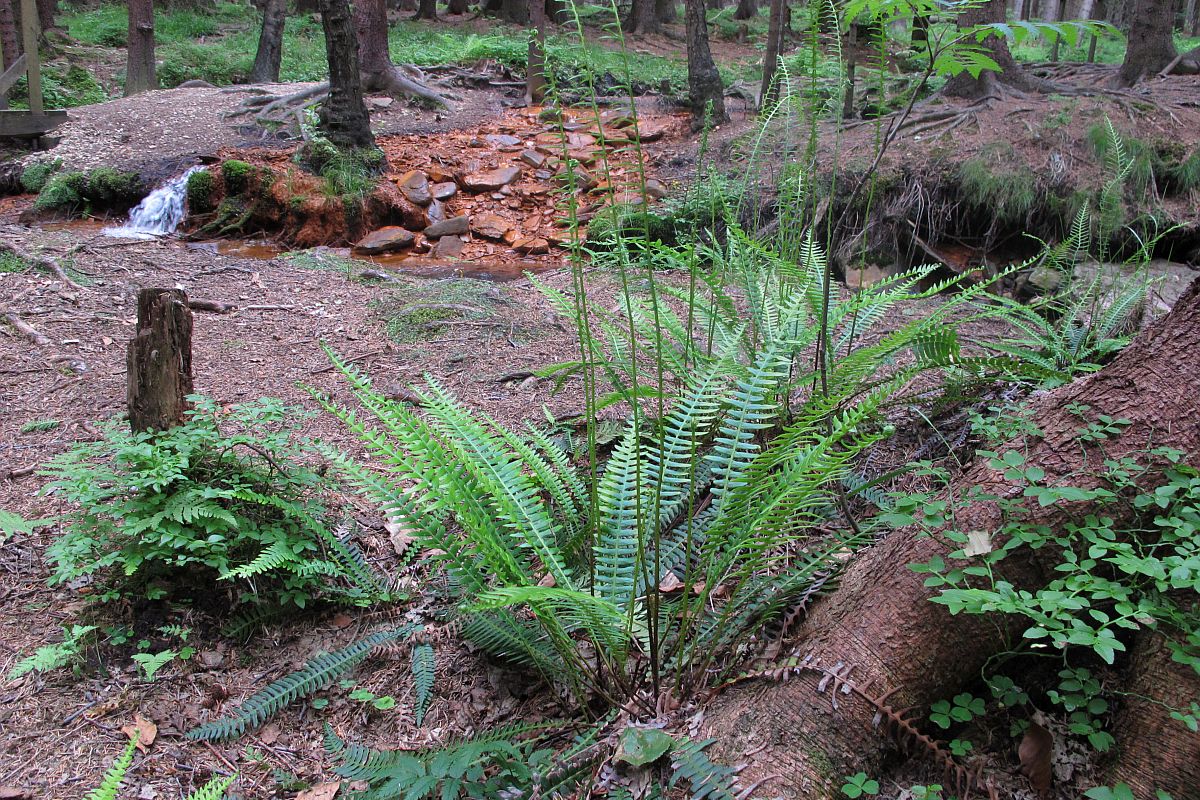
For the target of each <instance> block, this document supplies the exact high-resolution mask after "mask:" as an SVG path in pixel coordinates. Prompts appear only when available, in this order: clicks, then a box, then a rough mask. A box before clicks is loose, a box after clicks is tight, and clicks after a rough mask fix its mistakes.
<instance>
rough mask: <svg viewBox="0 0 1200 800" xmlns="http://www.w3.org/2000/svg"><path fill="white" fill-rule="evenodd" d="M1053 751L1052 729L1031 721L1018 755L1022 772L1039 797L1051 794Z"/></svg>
mask: <svg viewBox="0 0 1200 800" xmlns="http://www.w3.org/2000/svg"><path fill="white" fill-rule="evenodd" d="M1053 752H1054V737H1053V736H1051V735H1050V731H1048V730H1046V729H1045V728H1043V727H1042V726H1041V725H1039V724H1037V723H1036V722H1032V721H1031V722H1030V723H1029V728H1028V729H1027V730H1026V731H1025V736H1024V737H1022V739H1021V746H1020V747H1019V748H1018V749H1017V757H1018V758H1019V759H1020V760H1021V774H1023V775H1024V776H1025V777H1027V778H1029V782H1030V783H1031V784H1033V788H1034V789H1035V790H1036V791H1037V793H1038V796H1039V797H1049V796H1050V778H1051V771H1052V765H1051V755H1052V754H1053Z"/></svg>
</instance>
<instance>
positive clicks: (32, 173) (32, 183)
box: [21, 158, 62, 194]
mask: <svg viewBox="0 0 1200 800" xmlns="http://www.w3.org/2000/svg"><path fill="white" fill-rule="evenodd" d="M61 167H62V159H61V158H56V159H54V160H53V161H35V162H34V163H32V164H29V165H28V166H26V167H25V170H24V171H23V172H22V173H21V186H22V188H24V189H25V191H27V192H32V193H33V194H37V193H38V192H40V191H41V190H42V189H44V188H45V187H46V181H48V180H50V176H51V175H53V174H54V173H56V172H58V170H59V169H60V168H61Z"/></svg>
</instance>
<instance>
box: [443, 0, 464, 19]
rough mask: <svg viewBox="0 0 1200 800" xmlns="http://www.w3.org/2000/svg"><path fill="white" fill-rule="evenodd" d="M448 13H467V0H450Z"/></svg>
mask: <svg viewBox="0 0 1200 800" xmlns="http://www.w3.org/2000/svg"><path fill="white" fill-rule="evenodd" d="M446 13H447V14H455V15H462V14H465V13H467V0H450V4H449V5H448V6H447V8H446Z"/></svg>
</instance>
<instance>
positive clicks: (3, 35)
mask: <svg viewBox="0 0 1200 800" xmlns="http://www.w3.org/2000/svg"><path fill="white" fill-rule="evenodd" d="M0 48H3V49H4V68H5V69H8V68H9V67H11V66H12V65H13V62H14V61H16V60H17V58H18V57H19V56H20V55H21V37H20V36H18V35H17V17H16V15H15V14H13V0H0Z"/></svg>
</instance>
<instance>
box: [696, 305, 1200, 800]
mask: <svg viewBox="0 0 1200 800" xmlns="http://www.w3.org/2000/svg"><path fill="white" fill-rule="evenodd" d="M1198 348H1200V281H1196V282H1194V283H1193V284H1192V285H1191V286H1190V287H1189V289H1188V290H1187V291H1186V292H1185V293H1184V295H1183V297H1181V298H1180V300H1179V301H1178V302H1177V303H1176V305H1175V308H1174V310H1173V311H1172V312H1171V313H1170V314H1168V315H1167V316H1166V317H1165V318H1164V319H1162V320H1160V321H1158V322H1157V323H1155V324H1154V325H1152V326H1150V327H1149V328H1148V329H1147V330H1145V331H1144V332H1143V333H1142V334H1141V335H1140V336H1139V337H1138V338H1137V339H1136V341H1135V342H1134V343H1133V344H1132V345H1130V346H1129V347H1128V348H1127V349H1126V350H1125V351H1124V352H1122V353H1121V354H1120V355H1118V356H1117V358H1116V359H1115V360H1114V361H1113V362H1112V363H1111V364H1109V365H1108V366H1107V367H1105V368H1104V369H1103V370H1101V371H1100V372H1098V373H1096V374H1094V375H1090V376H1088V377H1086V378H1082V379H1080V380H1077V381H1075V382H1074V383H1071V384H1069V385H1066V386H1063V387H1060V388H1058V389H1056V390H1054V391H1052V392H1048V393H1046V394H1045V395H1042V396H1041V397H1038V398H1037V399H1035V400H1033V401H1032V404H1031V405H1032V409H1031V410H1032V411H1033V417H1032V418H1033V421H1034V423H1035V424H1036V425H1037V426H1038V428H1039V429H1040V430H1041V431H1042V433H1043V435H1042V436H1041V437H1040V438H1038V439H1035V440H1033V441H1031V442H1029V443H1027V447H1028V452H1027V453H1026V462H1027V463H1029V464H1036V465H1038V466H1039V467H1041V468H1042V469H1044V470H1045V472H1046V478H1045V482H1046V484H1047V485H1054V484H1055V483H1056V482H1058V481H1059V480H1064V479H1068V478H1065V476H1071V477H1069V480H1070V481H1072V483H1071V485H1078V483H1079V480H1080V479H1079V477H1078V474H1079V472H1082V471H1084V459H1085V458H1086V459H1087V463H1091V462H1092V460H1093V459H1097V460H1098V459H1101V458H1107V459H1113V460H1114V461H1117V462H1119V461H1120V460H1121V459H1123V458H1126V457H1129V458H1133V459H1135V460H1137V461H1139V462H1144V461H1145V455H1144V454H1145V452H1146V450H1148V449H1149V448H1151V447H1173V448H1177V449H1179V450H1181V451H1183V454H1184V455H1183V459H1182V460H1183V462H1184V463H1189V464H1195V463H1197V459H1198V458H1200V414H1197V413H1196V397H1197V396H1200V370H1195V369H1191V368H1186V367H1185V366H1184V365H1186V364H1191V363H1194V359H1195V353H1196V352H1197V349H1198ZM1078 405H1086V406H1089V407H1090V411H1089V412H1088V413H1089V414H1092V415H1102V414H1107V415H1110V416H1112V417H1114V418H1125V419H1128V420H1130V421H1131V424H1130V425H1129V426H1127V427H1126V428H1125V430H1124V432H1123V433H1122V434H1121V436H1120V437H1118V438H1115V439H1110V440H1108V441H1106V442H1104V443H1103V444H1104V449H1103V452H1101V451H1099V450H1098V449H1096V448H1095V447H1092V448H1091V449H1090V451H1089V452H1087V453H1086V455H1085V454H1084V452H1083V448H1082V445H1081V443H1080V442H1079V440H1078V428H1079V427H1080V421H1079V418H1078V417H1077V416H1075V414H1074V413H1072V411H1073V410H1074V409H1075V408H1077V406H1078ZM1162 469H1163V468H1162V466H1161V465H1158V464H1155V465H1152V466H1151V468H1150V469H1149V470H1148V471H1147V472H1146V473H1145V474H1144V475H1143V476H1142V478H1141V479H1140V480H1139V484H1140V485H1141V486H1142V487H1143V489H1144V490H1147V491H1148V490H1151V489H1153V488H1154V487H1155V486H1156V485H1158V484H1159V483H1160V482H1161V481H1162ZM956 484H957V485H956V487H953V488H954V489H955V490H956V491H952V492H951V493H950V494H951V496H953V497H957V496H960V492H961V490H963V489H966V488H971V487H978V488H979V491H980V492H982V493H984V494H987V495H994V496H999V497H1007V498H1012V499H1014V500H1016V499H1019V498H1020V497H1021V496H1022V490H1023V485H1022V484H1019V483H1014V482H1012V481H1009V480H1007V479H1006V478H1005V477H1004V474H1003V472H1002V471H1000V470H996V469H994V468H992V467H991V466H990V464H989V461H988V460H984V459H980V460H979V461H977V462H976V463H975V464H973V465H972V466H971V467H970V468H969V469H968V470H967V471H966V472H965V473H964V474H963V475H962V477H961V478H960V479H959V480H958V481H957V482H956ZM944 499H947V500H949V499H950V497H945V498H944ZM1026 502H1027V503H1028V504H1029V505H1028V506H1027V508H1028V510H1029V519H1028V523H1027V524H1030V525H1033V524H1044V525H1046V526H1049V528H1050V529H1052V530H1054V529H1058V528H1060V527H1062V526H1063V525H1064V524H1065V523H1066V522H1068V521H1069V520H1070V519H1072V518H1078V517H1080V516H1082V515H1083V514H1086V513H1087V511H1088V508H1087V507H1079V505H1080V504H1075V507H1064V504H1059V505H1051V506H1048V507H1045V508H1042V507H1039V506H1037V505H1036V503H1034V502H1033V501H1032V500H1030V501H1026ZM1121 508H1126V507H1125V506H1122V507H1121ZM1116 511H1117V507H1110V506H1106V507H1105V510H1104V513H1105V515H1106V516H1118V517H1119V516H1120V515H1119V514H1117V513H1116ZM1002 522H1003V516H1002V514H1001V511H1000V509H999V508H998V507H997V505H996V504H995V503H991V502H976V503H974V504H972V505H968V506H966V507H965V508H962V509H961V510H960V511H958V512H956V514H955V525H956V529H957V530H960V531H998V530H1000V529H1001V524H1002ZM1116 522H1117V524H1121V523H1122V522H1123V520H1120V519H1118V520H1117V521H1116ZM918 533H919V531H916V530H910V529H900V530H897V531H894V532H892V533H891V534H889V535H888V536H887V537H886V538H884V539H883V540H882V541H881V542H880V543H879V544H877V545H875V546H873V547H872V548H871V549H869V550H867V551H866V552H864V553H862V554H861V555H860V556H858V558H856V559H855V560H854V561H853V562H852V563H851V564H850V566H849V567H848V568H847V570H846V572H845V574H844V575H843V577H842V579H841V582H840V584H839V587H838V589H837V591H835V592H834V593H833V594H831V595H828V596H825V597H822V598H820V599H818V600H817V601H816V602H815V603H814V604H813V607H812V609H811V611H810V613H809V614H808V616H807V617H806V618H805V620H804V621H803V623H801V625H800V628H799V630H798V632H797V634H796V637H795V641H796V643H797V650H796V652H797V653H798V654H800V655H804V654H808V655H809V656H811V660H810V662H809V663H810V665H816V666H819V667H822V668H825V669H827V670H830V671H832V672H836V673H837V674H839V675H841V676H843V677H842V679H836V680H835V679H833V678H829V677H825V676H823V675H821V674H818V673H816V672H813V671H809V670H803V671H799V674H797V675H796V676H795V677H794V678H793V679H792V680H791V681H790V682H788V683H786V684H777V683H767V682H762V681H760V682H757V683H749V684H745V683H744V684H741V685H739V686H735V687H733V688H732V689H730V690H728V691H727V692H726V693H724V694H723V695H720V696H718V697H717V698H715V699H714V700H713V701H711V702H709V703H708V704H707V707H706V711H707V716H706V720H705V722H706V724H707V725H708V726H709V727H710V730H712V731H713V732H719V733H720V735H721V736H722V739H721V744H720V747H721V748H722V751H723V752H721V753H718V755H721V756H723V757H724V758H725V759H726V760H728V761H729V762H739V763H742V762H745V761H746V760H747V754H750V753H753V754H754V755H753V756H751V757H749V761H750V764H749V767H748V768H747V770H746V771H745V772H743V773H742V776H741V780H742V781H744V783H745V784H746V785H750V784H753V783H754V782H755V781H758V780H760V779H765V778H768V777H770V776H775V778H776V779H775V780H772V781H771V782H770V784H769V785H767V786H764V787H763V793H764V794H772V795H783V796H786V797H797V798H800V797H803V798H806V799H821V798H824V799H828V800H831V799H832V798H834V797H838V796H839V794H838V790H839V787H840V785H841V782H842V776H845V775H851V774H854V773H855V772H858V771H860V770H861V771H864V772H866V773H867V774H868V775H876V776H877V775H879V774H880V770H881V767H882V764H883V759H884V757H885V755H886V754H887V753H888V751H889V749H890V748H889V746H888V744H887V743H886V742H885V741H884V738H883V736H882V735H881V733H880V732H879V731H878V730H877V728H876V725H875V724H874V720H875V718H876V714H877V713H879V711H880V708H879V705H878V704H876V703H872V702H868V701H867V700H864V699H863V697H862V696H860V695H858V694H855V693H848V694H843V693H842V691H839V689H842V688H845V687H846V684H845V683H843V679H845V678H847V677H848V679H849V681H852V682H853V684H854V685H855V686H857V687H859V688H861V689H863V691H864V693H865V694H866V695H867V696H869V697H871V698H874V699H875V700H877V701H880V700H882V702H883V704H885V705H887V706H888V707H890V708H893V709H903V708H925V707H928V705H929V704H930V703H932V702H934V701H936V700H939V699H942V698H946V697H951V696H953V695H954V693H955V692H956V691H959V690H960V689H961V687H962V686H963V685H964V684H966V683H967V682H968V681H970V680H974V679H977V678H978V677H979V674H980V671H981V670H982V669H983V667H984V665H985V664H986V662H987V661H988V660H989V659H990V658H991V657H993V656H995V655H997V654H999V653H1002V652H1004V651H1006V650H1008V649H1010V648H1011V646H1012V644H1011V643H1012V642H1013V641H1020V639H1021V632H1022V631H1023V630H1024V629H1025V628H1026V627H1028V624H1029V623H1028V620H1026V619H1024V618H1020V619H1015V618H1007V617H1004V616H1002V615H999V614H988V615H972V614H959V615H956V616H952V615H951V614H950V613H949V612H948V610H947V609H946V607H945V606H942V605H939V604H935V603H931V602H929V600H930V597H931V596H932V595H933V594H934V591H935V590H932V589H930V588H927V587H926V586H925V584H924V576H923V575H920V574H917V573H915V572H913V571H912V570H910V569H909V568H908V565H909V564H912V563H924V562H928V561H930V560H931V559H932V558H934V557H935V556H936V557H940V558H943V559H946V558H948V556H949V553H950V552H951V551H952V550H954V549H956V548H958V547H960V545H957V544H956V545H953V546H951V545H950V544H949V543H947V542H945V541H944V540H943V538H942V537H938V536H922V537H919V536H917V534H918ZM1050 549H1052V548H1042V549H1039V550H1031V549H1028V548H1026V549H1024V550H1022V551H1019V552H1016V553H1013V554H1012V555H1010V556H1009V557H1008V558H1007V559H1005V560H1004V561H1003V562H1001V565H1000V566H1001V567H1002V572H1003V579H1004V580H1006V581H1009V582H1011V583H1012V584H1013V585H1014V586H1015V587H1016V588H1017V589H1018V590H1025V589H1027V590H1030V591H1033V590H1036V589H1037V588H1038V587H1039V586H1043V585H1045V583H1046V581H1048V580H1049V579H1050V577H1051V576H1052V575H1053V574H1054V572H1053V567H1054V566H1055V561H1056V559H1054V558H1052V557H1051V555H1050V554H1049V553H1048V552H1047V551H1049V550H1050ZM1010 562H1011V563H1010ZM831 684H833V688H832V690H831V687H830V685H831ZM821 690H828V691H821ZM831 698H832V699H836V700H837V706H836V708H835V707H834V706H833V704H832V703H831ZM883 698H886V700H883ZM943 752H944V751H943ZM960 796H961V795H960ZM1183 796H1190V795H1189V794H1188V793H1187V792H1184V794H1183ZM1138 800H1142V798H1140V797H1139V799H1138ZM1149 800H1153V799H1152V798H1149Z"/></svg>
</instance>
